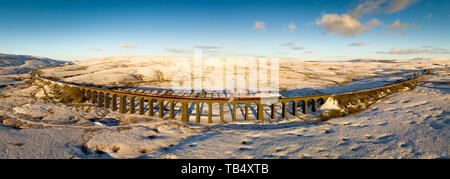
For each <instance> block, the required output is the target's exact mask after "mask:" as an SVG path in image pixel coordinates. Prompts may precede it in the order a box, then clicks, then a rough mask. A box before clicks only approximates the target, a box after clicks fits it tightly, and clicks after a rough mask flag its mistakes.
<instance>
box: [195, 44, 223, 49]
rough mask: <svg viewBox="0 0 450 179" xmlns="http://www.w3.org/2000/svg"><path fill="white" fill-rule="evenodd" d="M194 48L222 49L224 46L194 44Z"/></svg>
mask: <svg viewBox="0 0 450 179" xmlns="http://www.w3.org/2000/svg"><path fill="white" fill-rule="evenodd" d="M194 48H199V49H204V50H205V49H206V50H209V49H221V48H223V47H221V46H213V45H197V46H194Z"/></svg>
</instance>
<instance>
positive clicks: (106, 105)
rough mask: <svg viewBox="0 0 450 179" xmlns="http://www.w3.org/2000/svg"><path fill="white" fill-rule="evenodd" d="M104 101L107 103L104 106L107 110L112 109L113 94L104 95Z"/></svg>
mask: <svg viewBox="0 0 450 179" xmlns="http://www.w3.org/2000/svg"><path fill="white" fill-rule="evenodd" d="M104 97H105V98H104V99H105V101H104V106H105V108H107V109H108V108H111V93H110V92H106V93H104Z"/></svg>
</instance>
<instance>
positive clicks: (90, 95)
mask: <svg viewBox="0 0 450 179" xmlns="http://www.w3.org/2000/svg"><path fill="white" fill-rule="evenodd" d="M86 98H87V99H88V100H89V101H90V100H91V99H92V91H91V90H87V91H86Z"/></svg>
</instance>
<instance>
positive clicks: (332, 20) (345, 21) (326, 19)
mask: <svg viewBox="0 0 450 179" xmlns="http://www.w3.org/2000/svg"><path fill="white" fill-rule="evenodd" d="M380 23H381V22H380V21H379V20H378V19H375V18H374V19H372V20H371V21H369V22H368V23H367V24H366V26H364V25H361V23H360V22H359V21H358V20H357V19H355V18H353V17H352V16H350V15H348V14H342V15H341V16H339V15H337V14H324V15H323V16H322V18H321V19H319V20H317V21H316V25H318V26H321V27H323V28H325V29H326V30H327V31H328V32H330V33H335V34H338V35H341V36H344V37H353V36H355V35H358V34H360V33H363V32H365V31H367V30H370V29H372V28H373V27H375V26H377V25H379V24H380Z"/></svg>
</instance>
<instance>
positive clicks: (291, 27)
mask: <svg viewBox="0 0 450 179" xmlns="http://www.w3.org/2000/svg"><path fill="white" fill-rule="evenodd" d="M288 29H289V31H290V32H294V31H295V29H297V26H295V24H294V23H292V22H290V23H289V24H288Z"/></svg>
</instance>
